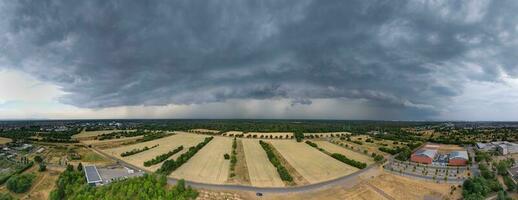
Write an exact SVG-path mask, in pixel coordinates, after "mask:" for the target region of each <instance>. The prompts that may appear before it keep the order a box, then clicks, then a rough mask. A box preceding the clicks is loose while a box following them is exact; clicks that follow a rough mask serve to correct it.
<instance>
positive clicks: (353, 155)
mask: <svg viewBox="0 0 518 200" xmlns="http://www.w3.org/2000/svg"><path fill="white" fill-rule="evenodd" d="M313 142H315V143H316V144H317V145H318V146H319V147H321V148H323V149H325V150H326V151H328V152H330V153H339V154H343V155H344V156H346V157H347V158H350V159H353V160H356V161H360V162H364V163H367V165H370V164H372V163H374V159H372V158H371V157H370V156H367V155H364V154H361V153H358V152H355V151H352V150H350V149H346V148H344V147H340V146H338V145H336V144H332V143H330V142H328V141H313Z"/></svg>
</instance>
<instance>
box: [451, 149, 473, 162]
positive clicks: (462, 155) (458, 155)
mask: <svg viewBox="0 0 518 200" xmlns="http://www.w3.org/2000/svg"><path fill="white" fill-rule="evenodd" d="M449 157H450V159H464V160H469V158H468V152H467V151H453V152H450V154H449Z"/></svg>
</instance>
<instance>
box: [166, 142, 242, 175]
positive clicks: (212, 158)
mask: <svg viewBox="0 0 518 200" xmlns="http://www.w3.org/2000/svg"><path fill="white" fill-rule="evenodd" d="M231 151H232V139H231V138H229V137H214V139H212V141H210V142H209V143H208V144H207V145H206V146H205V147H203V148H202V149H201V150H200V151H198V153H196V154H195V155H194V157H192V158H191V159H189V161H187V163H185V164H183V165H182V166H181V167H180V168H178V169H177V170H175V171H174V172H173V173H171V175H169V176H170V177H173V178H183V179H186V180H190V181H194V182H201V183H213V184H224V183H225V182H226V181H227V179H228V173H229V167H230V160H225V158H224V157H223V155H224V154H225V153H228V154H229V155H230V153H231Z"/></svg>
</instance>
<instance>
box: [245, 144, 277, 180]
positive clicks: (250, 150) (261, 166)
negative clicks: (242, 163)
mask: <svg viewBox="0 0 518 200" xmlns="http://www.w3.org/2000/svg"><path fill="white" fill-rule="evenodd" d="M242 142H243V148H244V151H245V158H246V164H247V166H248V174H249V176H250V182H251V184H252V185H253V186H257V187H283V186H284V182H282V180H281V178H280V177H279V174H278V173H277V170H276V169H275V167H274V166H273V165H272V164H271V163H270V161H269V160H268V157H267V156H266V153H265V152H264V149H263V148H262V147H261V145H260V144H259V140H256V139H242Z"/></svg>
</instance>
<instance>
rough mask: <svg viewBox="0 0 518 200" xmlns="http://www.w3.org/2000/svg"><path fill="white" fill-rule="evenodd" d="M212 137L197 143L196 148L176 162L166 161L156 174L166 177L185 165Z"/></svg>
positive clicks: (192, 148)
mask: <svg viewBox="0 0 518 200" xmlns="http://www.w3.org/2000/svg"><path fill="white" fill-rule="evenodd" d="M213 138H214V137H207V138H205V140H203V142H200V143H198V144H197V145H196V146H194V147H191V148H189V150H188V151H187V152H185V153H183V154H182V155H180V156H179V157H178V158H177V159H176V160H173V159H171V160H166V161H165V162H164V163H163V164H162V166H161V167H160V169H158V170H157V172H158V173H161V174H165V175H168V174H170V173H171V172H173V171H174V170H176V169H178V168H179V167H180V166H182V165H183V164H185V163H186V162H187V161H188V160H189V159H191V158H192V157H193V156H194V154H196V153H198V151H199V150H200V149H201V148H203V147H204V146H205V145H206V144H208V143H209V142H210V141H211V140H212V139H213Z"/></svg>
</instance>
